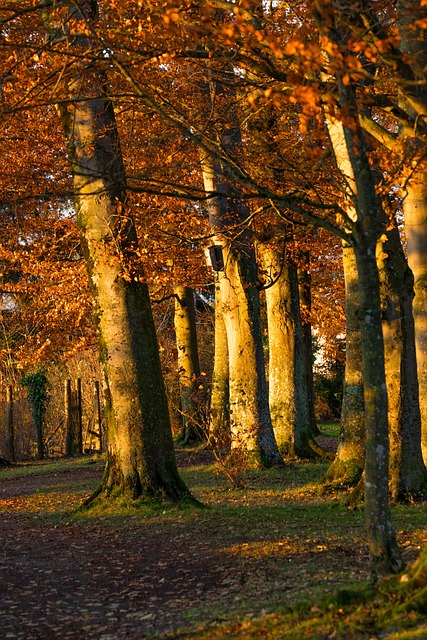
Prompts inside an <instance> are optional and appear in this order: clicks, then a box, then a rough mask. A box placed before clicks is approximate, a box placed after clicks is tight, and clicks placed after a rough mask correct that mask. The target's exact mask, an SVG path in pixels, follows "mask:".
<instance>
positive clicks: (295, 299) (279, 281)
mask: <svg viewBox="0 0 427 640" xmlns="http://www.w3.org/2000/svg"><path fill="white" fill-rule="evenodd" d="M257 249H258V256H259V257H260V259H261V265H262V268H263V271H264V272H265V273H267V274H268V276H269V278H270V279H271V281H272V282H273V283H274V284H271V286H269V283H268V280H267V282H266V289H265V297H266V303H267V319H268V349H269V401H270V412H271V419H272V422H273V428H274V434H275V436H276V441H277V445H278V447H279V451H280V453H281V455H282V456H291V457H299V458H310V457H313V456H314V455H315V454H314V450H313V448H312V445H313V444H314V442H313V438H312V436H311V429H310V414H309V408H308V395H307V378H306V369H305V354H304V344H303V332H302V322H301V314H300V307H299V293H298V275H297V267H296V265H295V264H294V263H292V262H291V261H290V260H289V259H288V258H287V257H286V255H285V251H282V250H281V249H282V247H278V246H277V242H275V241H274V240H273V241H268V240H265V239H261V240H260V241H259V242H258V244H257Z"/></svg>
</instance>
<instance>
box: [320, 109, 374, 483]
mask: <svg viewBox="0 0 427 640" xmlns="http://www.w3.org/2000/svg"><path fill="white" fill-rule="evenodd" d="M327 126H328V132H329V138H330V140H331V144H332V148H333V151H334V155H335V160H336V163H337V167H338V169H339V171H340V173H341V175H342V177H343V182H344V189H345V194H346V200H347V214H348V216H349V218H350V219H351V220H353V221H354V220H356V211H355V209H354V202H353V197H354V194H355V193H356V192H357V187H356V183H355V180H354V173H353V167H352V165H351V162H350V158H349V154H348V149H347V145H346V143H345V137H344V128H343V125H342V123H341V122H340V121H339V120H337V119H335V118H332V117H327ZM342 255H343V270H344V283H345V305H346V361H345V374H344V385H343V399H342V408H341V420H340V436H339V442H338V449H337V453H336V456H335V460H334V462H333V463H332V465H331V466H330V468H329V469H328V471H327V473H326V475H325V477H324V481H325V482H328V483H330V482H332V483H334V484H336V485H343V486H354V485H356V484H357V483H358V481H359V480H360V478H361V475H362V472H363V468H364V465H365V441H366V429H365V404H364V398H363V366H362V341H361V340H362V338H361V331H360V322H359V305H360V301H359V276H358V271H357V264H356V255H355V252H354V248H353V247H352V246H351V245H350V244H348V243H345V242H343V250H342Z"/></svg>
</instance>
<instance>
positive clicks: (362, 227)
mask: <svg viewBox="0 0 427 640" xmlns="http://www.w3.org/2000/svg"><path fill="white" fill-rule="evenodd" d="M338 85H339V97H340V103H341V108H342V109H345V113H346V114H347V116H346V117H347V122H348V121H351V128H349V127H348V125H347V126H344V137H345V143H346V147H347V150H348V156H349V160H350V162H351V166H352V171H353V175H354V179H355V183H356V193H357V196H356V198H355V204H356V213H357V220H356V222H355V224H354V227H353V243H354V249H355V254H356V264H357V271H358V275H359V297H360V311H359V320H360V326H361V334H362V358H363V384H364V399H365V427H366V459H365V516H366V523H367V528H368V543H369V549H370V554H371V562H372V570H373V573H374V574H379V575H383V574H388V573H398V572H399V571H400V570H401V569H402V567H403V562H402V558H401V555H400V551H399V548H398V546H397V543H396V538H395V533H394V527H393V523H392V518H391V509H390V502H389V493H388V465H389V442H388V406H387V387H386V379H385V365H384V341H383V334H382V323H381V299H380V285H379V275H378V267H377V263H376V255H375V251H376V243H377V238H378V236H379V235H380V229H381V224H382V219H383V216H382V212H381V210H380V205H379V203H378V200H377V196H376V192H375V184H374V180H373V176H372V172H371V168H370V165H369V161H368V158H367V155H366V149H365V142H364V138H363V133H362V131H361V129H360V126H359V120H358V114H357V108H356V100H355V95H354V90H353V87H352V86H351V85H344V84H343V83H342V82H341V81H339V82H338Z"/></svg>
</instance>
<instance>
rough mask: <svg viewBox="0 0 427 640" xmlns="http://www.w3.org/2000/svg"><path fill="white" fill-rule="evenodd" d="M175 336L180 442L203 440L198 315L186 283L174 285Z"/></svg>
mask: <svg viewBox="0 0 427 640" xmlns="http://www.w3.org/2000/svg"><path fill="white" fill-rule="evenodd" d="M174 294H175V338H176V347H177V352H178V377H179V386H180V404H181V419H182V431H181V437H180V439H179V442H180V444H189V443H194V442H197V441H200V440H202V439H203V426H204V424H203V423H204V421H203V413H202V409H201V394H200V393H199V385H200V364H199V352H198V347H197V332H196V315H195V309H194V297H193V290H192V289H190V288H189V287H185V286H183V285H176V286H175V287H174Z"/></svg>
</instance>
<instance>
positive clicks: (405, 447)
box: [377, 226, 427, 500]
mask: <svg viewBox="0 0 427 640" xmlns="http://www.w3.org/2000/svg"><path fill="white" fill-rule="evenodd" d="M377 253H378V261H379V267H380V277H381V294H382V317H383V334H384V344H385V368H386V380H387V392H388V399H389V402H388V413H389V438H390V489H391V494H392V496H393V498H394V499H396V500H413V499H419V498H422V497H425V496H426V494H427V471H426V469H425V466H424V462H423V458H422V453H421V415H420V405H419V394H418V384H417V365H416V355H415V331H414V319H413V315H412V299H413V282H414V280H413V275H412V272H411V270H410V269H409V267H408V263H407V261H406V258H405V256H404V253H403V248H402V245H401V241H400V235H399V231H398V229H397V227H396V226H394V227H393V228H392V229H390V230H388V231H387V239H386V241H385V242H383V243H379V246H378V249H377Z"/></svg>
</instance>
